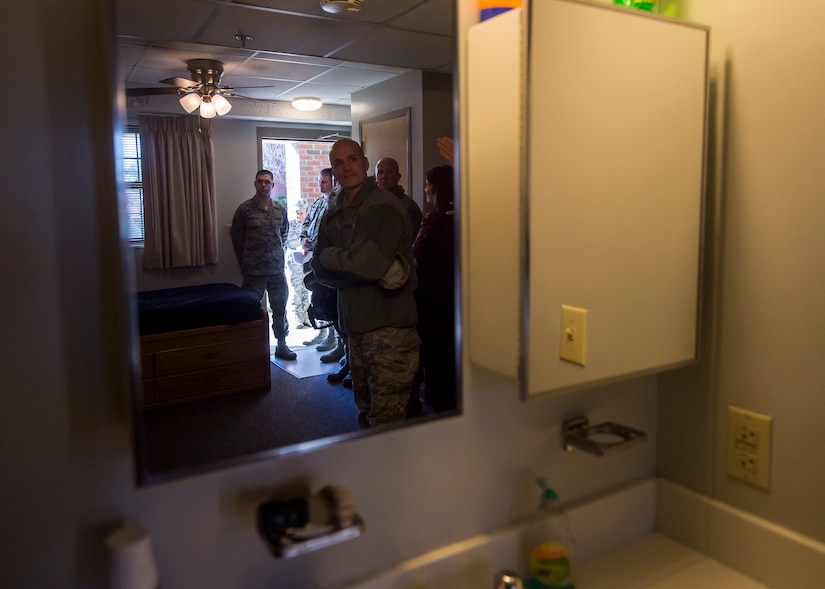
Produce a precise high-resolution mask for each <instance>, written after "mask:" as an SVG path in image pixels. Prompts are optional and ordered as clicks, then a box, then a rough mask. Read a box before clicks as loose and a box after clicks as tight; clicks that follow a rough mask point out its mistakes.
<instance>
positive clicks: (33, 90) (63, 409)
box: [0, 0, 656, 589]
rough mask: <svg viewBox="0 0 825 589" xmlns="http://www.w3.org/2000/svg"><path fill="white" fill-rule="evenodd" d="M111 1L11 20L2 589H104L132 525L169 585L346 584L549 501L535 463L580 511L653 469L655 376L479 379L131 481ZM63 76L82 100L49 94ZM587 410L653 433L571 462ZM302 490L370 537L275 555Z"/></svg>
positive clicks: (318, 588) (43, 7)
mask: <svg viewBox="0 0 825 589" xmlns="http://www.w3.org/2000/svg"><path fill="white" fill-rule="evenodd" d="M106 6H107V4H106V3H105V2H103V1H102V0H78V1H77V2H74V3H72V4H71V6H64V3H56V2H49V1H48V0H40V1H35V2H30V3H25V4H21V5H20V6H19V7H18V11H17V16H16V18H15V19H14V21H13V22H8V23H6V22H5V21H4V33H5V35H3V37H2V39H3V40H2V43H3V52H4V54H5V55H15V59H11V60H9V64H8V67H9V68H10V70H9V71H8V75H10V77H11V79H15V80H23V79H25V80H27V84H26V87H25V88H23V87H16V88H14V89H12V90H11V91H10V92H9V99H10V100H12V101H13V109H12V110H13V112H14V116H13V117H7V116H6V115H4V119H5V118H10V120H4V121H3V130H4V132H3V135H2V137H3V139H2V141H3V154H4V157H3V166H4V167H3V170H4V171H3V176H4V182H3V195H4V196H3V198H2V199H0V203H2V204H0V207H2V214H0V225H2V231H0V235H2V240H3V243H2V246H3V248H2V249H3V251H4V252H5V253H4V260H5V262H6V267H5V271H6V276H7V277H10V279H9V280H4V281H3V286H2V290H3V302H4V305H3V319H4V329H3V335H2V342H3V343H2V354H0V358H2V359H1V360H0V362H2V374H3V390H4V394H5V396H6V407H5V410H4V411H3V412H2V418H0V419H2V423H0V432H2V434H0V436H2V440H0V441H2V444H0V448H1V449H0V453H2V465H3V480H4V483H3V486H2V491H0V505H2V507H0V510H1V513H0V521H3V524H4V537H6V538H7V541H6V542H4V548H3V565H2V567H0V571H2V572H0V575H2V577H0V584H2V585H3V586H4V587H5V586H8V587H15V588H27V587H32V588H35V587H36V588H38V589H42V588H44V587H47V588H51V587H81V586H82V587H102V586H104V581H105V570H106V559H105V557H106V554H105V551H104V550H103V548H102V539H103V537H104V535H105V533H106V532H108V531H110V530H111V529H112V527H113V526H114V525H116V524H117V523H119V522H121V521H122V520H124V519H135V520H137V521H139V522H140V523H142V524H143V525H145V526H146V527H147V528H148V529H149V530H150V532H151V533H152V536H153V540H154V544H155V549H156V552H157V558H158V564H159V568H160V575H161V582H162V586H163V587H173V588H188V587H198V588H204V589H209V588H212V587H214V588H220V589H225V588H227V587H243V588H244V589H255V588H257V587H260V588H264V587H273V586H292V587H306V588H310V587H311V588H315V589H324V588H332V587H340V586H342V585H343V584H345V583H346V582H350V581H353V580H356V579H359V578H362V577H364V576H365V575H367V574H368V573H369V572H370V571H374V570H377V569H380V568H383V567H386V566H390V565H392V564H395V563H397V562H399V561H401V560H404V559H406V558H409V557H412V556H414V555H417V554H420V553H423V552H426V551H428V550H431V549H433V548H436V547H439V546H441V545H444V544H448V543H451V542H454V541H456V540H459V539H462V538H465V537H468V536H471V535H474V534H476V533H479V532H483V531H486V530H490V529H493V528H496V527H498V526H500V525H503V524H506V523H509V522H511V521H513V520H514V519H515V518H517V517H518V516H520V515H522V514H523V513H525V510H526V509H528V508H529V507H530V506H531V504H532V503H533V501H534V499H535V497H534V489H532V488H531V486H532V483H531V481H530V479H531V476H530V475H529V473H530V472H539V473H542V474H544V475H546V476H547V477H548V478H549V479H550V480H551V482H552V483H553V484H554V485H555V486H556V487H557V488H558V490H559V491H560V493H561V494H562V496H563V497H565V498H566V499H569V500H574V499H579V498H584V497H588V496H591V495H595V494H599V493H600V492H602V491H604V490H607V489H611V488H613V487H614V486H616V485H620V484H622V483H624V482H628V481H634V480H639V479H642V478H645V477H648V476H650V475H651V474H653V463H654V448H655V433H656V432H655V380H654V379H653V378H646V379H639V380H635V381H631V382H628V383H625V384H622V385H616V386H612V387H610V388H608V389H604V390H601V391H593V392H589V393H582V394H577V395H571V396H567V397H564V398H561V399H558V400H554V401H535V402H531V403H529V404H524V403H521V402H520V401H519V400H518V398H517V391H516V387H515V385H514V384H513V383H510V382H505V381H501V380H498V379H496V378H495V377H493V376H492V375H489V374H485V373H483V372H481V371H478V370H473V369H469V368H468V369H467V372H466V377H467V378H466V383H465V384H466V394H465V400H466V407H465V413H464V415H463V416H462V417H459V418H454V419H449V420H444V421H441V422H437V423H433V424H429V425H423V426H419V427H416V428H412V429H407V430H404V431H400V432H395V433H389V434H384V435H381V436H376V437H373V438H368V439H364V440H358V441H353V442H348V443H345V444H342V445H339V446H336V447H332V448H328V449H325V450H320V451H317V452H314V453H311V454H307V455H301V456H287V457H282V458H278V459H274V460H268V461H262V462H258V463H255V464H250V465H247V466H243V467H236V468H233V469H227V470H224V471H220V472H216V473H212V474H208V475H202V476H197V477H193V478H189V479H185V480H181V481H178V482H173V483H166V484H163V485H159V486H156V487H152V488H145V489H136V488H134V486H133V477H132V468H133V464H132V458H131V451H132V448H131V429H130V425H129V423H130V422H129V411H128V409H127V407H128V403H127V402H126V399H127V396H128V391H127V390H126V384H125V381H126V379H125V377H124V376H123V373H122V372H121V371H119V368H120V367H121V365H122V363H123V362H124V359H125V352H124V347H123V346H122V342H121V340H120V339H119V334H120V333H121V330H120V328H121V327H122V321H123V314H122V312H120V311H119V309H122V308H124V302H125V295H124V293H123V291H122V289H120V288H118V286H117V285H118V284H119V280H118V278H117V274H116V273H117V272H118V263H117V255H116V254H117V246H116V237H115V235H114V220H115V218H116V214H115V211H114V210H113V203H114V190H113V188H112V186H113V182H114V181H113V178H114V177H115V176H114V173H113V168H114V163H113V162H114V159H113V155H112V129H111V123H110V121H111V116H110V115H109V113H108V112H107V105H108V98H107V97H108V96H109V95H110V91H111V89H112V88H113V87H114V82H113V77H110V81H109V83H106V77H107V75H106V74H107V72H113V70H114V68H113V66H112V64H111V63H110V62H109V60H108V59H107V57H106V56H107V55H111V45H112V43H111V38H110V37H111V31H112V29H111V26H110V20H109V17H108V15H107V14H106ZM66 22H72V24H73V26H72V27H71V28H67V27H64V26H63V25H64V23H66ZM19 47H25V48H26V51H20V50H19ZM15 48H18V49H15ZM67 61H70V62H71V63H72V64H73V67H72V68H71V69H70V70H69V69H65V68H64V67H63V64H65V63H66V62H67ZM60 83H65V84H67V85H69V84H70V83H71V84H70V86H71V87H72V90H73V91H72V92H70V93H63V92H50V90H52V89H53V88H54V87H61V86H60ZM53 85H56V86H53ZM6 112H8V111H6ZM24 121H25V123H24ZM239 176H243V177H244V178H246V176H247V174H246V172H239ZM470 328H471V326H467V329H470ZM578 412H583V413H585V414H587V415H588V416H589V417H590V418H591V419H593V420H607V419H611V420H617V421H620V422H623V423H627V424H629V425H633V426H635V427H638V428H640V429H643V430H646V431H647V432H648V433H649V434H650V435H651V441H650V442H649V443H647V444H644V445H641V446H638V447H636V448H632V449H630V450H628V451H626V452H623V453H620V454H616V455H615V456H613V457H608V458H605V459H598V458H596V457H593V456H590V455H584V454H581V453H573V454H566V453H564V452H563V451H562V450H561V447H560V440H559V437H558V436H559V424H560V422H561V420H562V419H563V418H564V417H566V416H569V415H571V414H574V413H578ZM299 479H303V480H306V481H309V482H310V483H311V484H313V485H315V486H320V485H323V484H327V483H336V484H341V485H345V486H348V487H350V488H352V490H353V492H354V494H355V497H356V500H357V501H358V504H359V506H360V509H361V512H362V515H363V517H364V519H365V520H366V522H367V532H366V534H365V535H364V536H363V537H362V538H360V539H359V540H357V541H353V542H350V543H346V544H342V545H340V546H337V547H334V548H330V549H328V550H325V551H322V552H318V553H315V554H313V555H307V556H305V557H301V558H298V559H294V560H291V561H278V560H274V559H273V558H272V557H270V555H269V553H268V552H267V550H266V548H265V546H264V544H263V542H262V541H261V540H260V539H259V537H258V536H257V532H256V531H255V523H254V507H255V506H256V505H257V503H258V502H259V501H261V500H263V499H264V498H266V497H267V495H268V491H269V490H271V489H272V488H274V487H277V486H279V485H283V484H290V483H293V482H294V481H296V480H299Z"/></svg>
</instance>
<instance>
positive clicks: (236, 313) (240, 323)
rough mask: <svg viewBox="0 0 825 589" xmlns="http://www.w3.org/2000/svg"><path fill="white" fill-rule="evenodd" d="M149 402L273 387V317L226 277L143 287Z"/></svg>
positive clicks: (151, 405)
mask: <svg viewBox="0 0 825 589" xmlns="http://www.w3.org/2000/svg"><path fill="white" fill-rule="evenodd" d="M137 306H138V327H139V332H140V352H141V369H142V377H143V406H144V407H146V408H154V407H162V406H165V405H172V404H177V403H184V402H189V401H196V400H199V399H205V398H209V397H216V396H220V395H227V394H233V393H241V392H247V391H256V390H269V389H270V386H271V382H270V359H269V320H268V316H267V313H266V311H265V310H263V309H261V303H260V301H259V300H258V298H257V297H256V296H255V294H254V293H251V292H249V291H246V290H243V289H242V288H240V287H238V286H236V285H234V284H228V283H213V284H202V285H198V286H183V287H178V288H166V289H162V290H153V291H144V292H139V293H137Z"/></svg>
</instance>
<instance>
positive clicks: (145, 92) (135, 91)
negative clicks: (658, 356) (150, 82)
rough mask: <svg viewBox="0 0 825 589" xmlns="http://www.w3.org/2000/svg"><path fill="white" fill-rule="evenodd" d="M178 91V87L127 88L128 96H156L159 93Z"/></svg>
mask: <svg viewBox="0 0 825 589" xmlns="http://www.w3.org/2000/svg"><path fill="white" fill-rule="evenodd" d="M177 93H178V89H177V88H126V96H155V95H157V94H177Z"/></svg>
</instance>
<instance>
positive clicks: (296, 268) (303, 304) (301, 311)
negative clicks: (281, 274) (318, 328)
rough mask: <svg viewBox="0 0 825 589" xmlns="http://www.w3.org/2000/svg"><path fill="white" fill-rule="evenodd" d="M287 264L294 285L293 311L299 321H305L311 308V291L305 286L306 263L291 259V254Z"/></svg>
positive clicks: (291, 282)
mask: <svg viewBox="0 0 825 589" xmlns="http://www.w3.org/2000/svg"><path fill="white" fill-rule="evenodd" d="M286 265H287V270H288V271H289V283H290V285H291V286H292V312H293V313H294V314H295V317H296V318H297V319H298V321H303V320H304V319H306V313H307V309H308V308H309V291H308V290H307V287H306V286H304V265H303V264H299V263H298V262H296V261H295V260H293V259H291V256H290V259H289V260H287V263H286Z"/></svg>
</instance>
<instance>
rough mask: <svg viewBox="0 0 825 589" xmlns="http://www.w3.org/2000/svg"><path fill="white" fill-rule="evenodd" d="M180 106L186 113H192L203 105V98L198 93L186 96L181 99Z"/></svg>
mask: <svg viewBox="0 0 825 589" xmlns="http://www.w3.org/2000/svg"><path fill="white" fill-rule="evenodd" d="M180 105H181V106H182V107H183V110H185V111H186V112H192V111H194V110H195V109H196V108H198V107H199V106H200V105H201V97H200V96H199V95H198V93H197V92H190V93H189V94H184V95H183V96H182V97H181V99H180Z"/></svg>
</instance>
